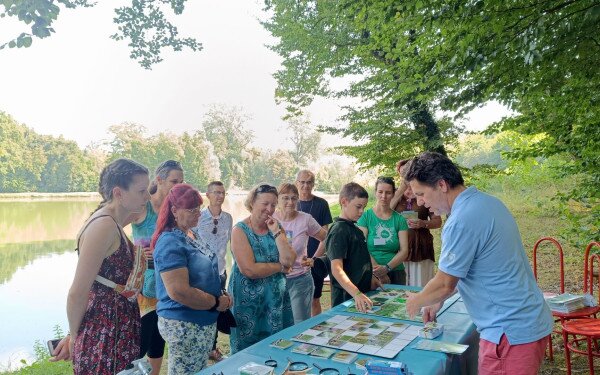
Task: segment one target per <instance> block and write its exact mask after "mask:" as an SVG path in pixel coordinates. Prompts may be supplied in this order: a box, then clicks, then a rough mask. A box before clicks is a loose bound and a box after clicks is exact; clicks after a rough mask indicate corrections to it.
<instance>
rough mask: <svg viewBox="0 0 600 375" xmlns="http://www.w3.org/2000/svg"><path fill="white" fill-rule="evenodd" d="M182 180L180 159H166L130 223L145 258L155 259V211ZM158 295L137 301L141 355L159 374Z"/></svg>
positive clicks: (161, 349) (161, 347) (161, 345)
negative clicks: (141, 210) (140, 210)
mask: <svg viewBox="0 0 600 375" xmlns="http://www.w3.org/2000/svg"><path fill="white" fill-rule="evenodd" d="M182 182H183V168H182V167H181V164H179V162H177V161H174V160H167V161H165V162H163V163H162V164H160V165H159V166H158V167H157V168H156V172H155V178H154V180H152V182H151V183H150V187H149V189H148V191H149V192H150V194H151V197H150V200H149V201H148V202H147V203H146V210H145V211H146V212H144V213H142V214H141V215H140V217H139V218H138V220H136V221H134V222H133V223H131V229H132V234H133V243H134V244H135V245H136V246H142V247H143V248H145V249H147V251H146V258H147V259H150V260H152V250H150V240H151V239H152V235H153V234H154V229H155V228H156V219H157V217H158V214H157V212H156V211H158V210H159V209H160V206H161V205H162V203H163V201H164V200H165V197H166V196H167V194H169V191H170V190H171V188H172V187H173V186H174V185H175V184H179V183H182ZM153 268H154V264H153V262H152V261H150V262H149V263H148V269H153ZM156 302H157V300H156V298H149V297H146V296H144V295H141V294H140V295H139V296H138V305H139V307H140V316H141V317H142V340H141V347H140V357H143V356H145V355H147V356H148V360H149V362H150V365H151V366H152V369H153V370H152V373H151V375H158V374H159V373H160V367H161V365H162V357H163V355H164V350H165V340H163V338H162V336H161V335H160V333H159V332H158V326H157V321H158V316H157V315H156Z"/></svg>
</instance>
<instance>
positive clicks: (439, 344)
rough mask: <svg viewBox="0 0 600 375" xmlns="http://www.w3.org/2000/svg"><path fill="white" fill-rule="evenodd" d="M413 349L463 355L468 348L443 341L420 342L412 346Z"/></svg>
mask: <svg viewBox="0 0 600 375" xmlns="http://www.w3.org/2000/svg"><path fill="white" fill-rule="evenodd" d="M413 348H414V349H419V350H429V351H432V352H442V353H449V354H463V353H464V352H465V350H467V349H468V348H469V345H462V344H455V343H452V342H444V341H434V340H421V341H419V342H418V343H417V344H416V345H415V346H413Z"/></svg>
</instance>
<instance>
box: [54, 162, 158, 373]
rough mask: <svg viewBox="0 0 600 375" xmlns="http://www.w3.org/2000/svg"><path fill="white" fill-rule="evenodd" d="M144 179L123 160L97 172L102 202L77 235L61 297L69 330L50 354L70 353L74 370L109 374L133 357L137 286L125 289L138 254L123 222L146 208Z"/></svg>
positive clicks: (137, 320) (135, 354)
mask: <svg viewBox="0 0 600 375" xmlns="http://www.w3.org/2000/svg"><path fill="white" fill-rule="evenodd" d="M148 183H149V178H148V169H146V167H144V166H142V165H140V164H138V163H136V162H135V161H133V160H129V159H117V160H115V161H113V162H112V163H110V164H109V165H107V166H106V167H105V168H104V169H103V170H102V173H101V174H100V183H99V192H100V195H101V196H102V202H101V203H100V205H99V206H98V208H97V209H96V211H95V212H94V213H92V215H91V216H90V218H89V219H88V220H87V221H86V223H85V224H84V226H83V228H82V229H81V230H80V232H79V235H78V236H77V237H78V239H77V243H78V252H79V259H78V261H77V268H76V270H75V277H74V278H73V284H72V285H71V288H70V289H69V293H68V296H67V317H68V320H69V328H70V332H71V333H70V335H67V336H66V337H65V338H63V339H62V340H61V341H60V342H59V343H58V345H57V346H56V348H55V349H54V351H53V352H52V355H53V356H54V357H53V358H51V361H57V360H68V359H71V358H72V359H73V370H74V373H75V374H101V375H104V374H106V375H109V374H115V373H117V372H119V371H121V370H124V369H125V368H126V366H127V365H129V364H130V363H131V362H132V361H133V360H135V359H137V358H138V356H139V342H140V315H139V309H138V304H137V301H136V300H135V296H136V294H137V293H136V292H138V291H139V290H131V289H130V288H129V280H130V276H131V275H132V272H133V271H134V269H135V262H136V259H141V258H136V257H135V255H136V254H135V249H134V247H133V244H131V242H130V241H129V239H127V237H126V236H125V234H124V233H123V227H124V226H126V225H127V224H129V223H130V222H131V218H132V217H134V216H135V215H139V214H140V213H141V212H142V210H143V209H144V208H145V207H146V202H148V199H149V197H150V195H149V193H148ZM139 256H140V257H141V254H139ZM140 277H141V275H140ZM107 281H109V282H112V283H114V284H117V286H121V287H122V286H124V285H125V287H124V288H123V289H122V290H121V288H115V287H110V286H107V285H106V284H107V283H106V282H107Z"/></svg>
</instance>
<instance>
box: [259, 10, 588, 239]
mask: <svg viewBox="0 0 600 375" xmlns="http://www.w3.org/2000/svg"><path fill="white" fill-rule="evenodd" d="M266 8H267V9H268V10H269V11H270V12H271V17H270V19H269V20H267V21H266V22H265V23H264V24H265V27H266V28H267V29H268V30H269V31H271V32H272V33H273V35H274V36H276V37H278V38H279V40H280V41H279V42H278V43H277V44H276V45H274V46H273V50H274V51H276V52H277V53H278V54H280V55H281V56H282V57H283V58H284V61H283V69H282V70H281V71H279V72H278V73H277V74H276V78H277V80H278V84H279V87H278V90H277V95H278V97H279V98H280V99H284V100H285V101H287V102H288V103H290V109H291V110H292V111H296V110H298V108H302V107H305V106H307V105H308V104H310V102H311V101H312V99H313V98H314V96H316V95H330V96H336V97H357V98H360V99H361V100H362V101H363V105H362V106H358V107H354V108H348V111H347V114H346V116H345V118H346V119H347V120H348V121H349V125H348V127H347V128H345V129H341V134H343V135H344V136H347V137H350V138H351V139H352V141H353V142H354V143H359V144H360V146H354V145H353V146H351V147H347V148H344V149H342V151H344V152H346V153H348V154H351V155H353V156H356V157H358V160H359V162H361V163H364V164H366V165H367V166H385V165H389V164H390V163H391V162H392V161H393V160H395V159H398V158H402V157H406V156H410V155H413V154H414V153H416V152H418V151H420V150H422V149H430V150H431V149H435V148H434V147H435V146H436V145H440V144H441V145H444V144H446V143H447V142H448V140H451V139H452V135H454V134H455V132H456V128H453V127H451V126H448V127H443V126H440V127H439V132H438V133H437V134H439V137H438V136H437V135H436V132H435V131H432V129H433V128H432V127H428V126H423V127H419V126H416V125H415V126H414V127H412V124H413V123H415V122H414V121H412V120H411V119H412V118H414V116H419V115H420V114H423V108H425V109H426V111H425V113H449V112H453V113H456V116H457V117H460V116H463V115H465V114H466V113H468V112H469V111H470V110H471V109H473V108H474V107H477V106H480V105H482V104H484V103H486V102H488V101H491V100H496V101H498V102H500V103H503V104H504V105H506V106H508V107H509V108H510V109H512V110H513V111H514V112H515V113H516V114H515V115H514V116H512V117H510V118H506V119H503V120H502V121H500V122H498V123H497V124H496V125H495V126H493V127H492V129H491V130H492V131H499V130H514V131H516V132H518V133H520V134H528V135H536V134H540V135H542V136H541V137H540V138H539V139H538V140H537V141H536V142H532V143H530V144H528V145H526V146H523V147H515V148H513V150H512V151H511V154H512V155H513V157H516V158H520V159H525V158H538V157H542V158H549V157H551V156H553V155H558V156H561V157H563V158H564V160H566V161H567V162H566V163H565V164H564V165H563V167H564V168H563V169H562V171H563V172H564V175H565V176H566V175H570V176H576V177H574V178H575V180H576V181H577V185H575V188H574V189H572V190H570V191H569V192H566V193H565V194H566V195H567V196H568V198H567V197H565V199H568V200H569V201H573V202H575V203H576V205H578V207H580V208H582V209H583V211H581V212H580V214H575V216H579V218H580V219H581V220H582V221H583V222H585V223H586V224H582V225H581V226H582V227H585V228H589V230H590V231H589V234H590V235H594V230H595V231H597V230H598V228H599V227H600V216H599V215H598V210H599V209H598V205H599V203H600V190H599V189H598V186H599V184H600V173H598V170H600V152H599V150H600V94H599V90H598V87H600V74H598V73H599V72H598V69H599V67H600V53H599V52H600V39H599V38H598V37H597V35H599V31H600V4H599V3H598V2H597V1H596V0H573V1H562V0H548V1H540V2H531V1H525V0H517V1H509V2H507V1H481V0H478V1H465V0H456V1H450V2H448V1H445V2H440V1H423V0H410V1H401V2H399V1H391V0H370V1H361V2H359V1H355V0H340V1H335V2H334V1H316V0H305V1H300V2H294V1H289V0H270V1H267V2H266ZM340 77H345V78H346V79H352V82H351V83H350V85H349V87H348V88H344V89H338V90H335V89H332V86H333V85H330V83H331V82H332V80H334V79H336V78H340ZM364 103H366V104H364ZM421 118H422V119H423V121H422V122H421V123H422V124H425V125H427V124H430V122H428V121H426V116H421ZM326 130H331V131H335V129H331V128H328V129H326ZM433 130H435V129H433ZM428 131H429V133H428ZM444 134H446V136H443V135H444ZM419 141H420V142H419ZM361 143H362V144H361ZM573 220H575V219H573ZM574 223H575V221H574Z"/></svg>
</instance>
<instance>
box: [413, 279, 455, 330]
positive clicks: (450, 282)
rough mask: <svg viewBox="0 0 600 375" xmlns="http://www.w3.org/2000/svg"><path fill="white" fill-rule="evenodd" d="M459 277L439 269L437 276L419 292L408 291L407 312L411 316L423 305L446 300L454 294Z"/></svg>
mask: <svg viewBox="0 0 600 375" xmlns="http://www.w3.org/2000/svg"><path fill="white" fill-rule="evenodd" d="M458 280H459V279H458V277H454V276H452V275H449V274H447V273H444V272H443V271H440V270H438V271H437V273H436V274H435V277H434V278H433V279H431V281H429V282H428V283H427V285H425V288H423V290H422V291H420V292H419V293H408V299H407V300H406V312H407V313H408V315H409V316H410V318H411V319H412V318H414V316H415V315H417V313H418V312H419V311H420V310H421V308H422V307H425V306H431V305H434V304H437V303H440V302H443V301H445V300H446V298H448V297H450V296H451V295H453V294H454V291H455V289H456V284H458Z"/></svg>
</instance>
